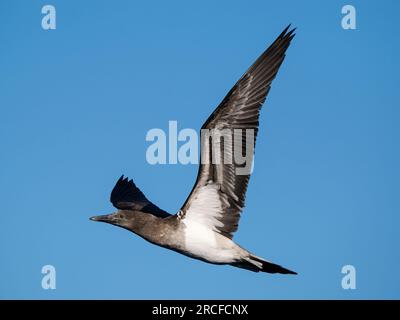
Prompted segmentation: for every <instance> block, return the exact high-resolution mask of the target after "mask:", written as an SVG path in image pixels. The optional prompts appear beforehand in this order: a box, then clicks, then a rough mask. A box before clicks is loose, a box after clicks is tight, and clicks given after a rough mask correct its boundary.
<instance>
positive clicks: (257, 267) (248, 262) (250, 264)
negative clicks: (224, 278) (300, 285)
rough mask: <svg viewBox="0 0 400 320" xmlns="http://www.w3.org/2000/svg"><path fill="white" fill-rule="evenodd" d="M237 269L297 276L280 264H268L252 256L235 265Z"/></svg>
mask: <svg viewBox="0 0 400 320" xmlns="http://www.w3.org/2000/svg"><path fill="white" fill-rule="evenodd" d="M235 266H236V267H239V268H243V269H247V270H251V271H254V272H260V271H261V272H267V273H281V274H297V272H294V271H291V270H289V269H286V268H284V267H282V266H280V265H278V264H275V263H272V262H268V261H266V260H264V259H262V258H260V257H257V256H255V255H253V254H250V255H249V256H247V257H246V258H244V260H242V261H241V262H238V263H236V264H235Z"/></svg>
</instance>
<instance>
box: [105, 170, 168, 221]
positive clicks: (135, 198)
mask: <svg viewBox="0 0 400 320" xmlns="http://www.w3.org/2000/svg"><path fill="white" fill-rule="evenodd" d="M110 201H111V203H112V204H113V206H114V207H116V208H117V209H120V210H136V211H142V212H146V213H150V214H152V215H155V216H157V217H161V218H166V217H169V216H170V214H169V213H167V212H166V211H164V210H162V209H160V208H159V207H157V206H156V205H155V204H153V203H152V202H150V201H149V200H147V198H146V197H145V195H144V194H143V192H142V191H140V190H139V188H138V187H136V185H135V184H134V183H133V181H132V180H129V179H128V178H124V176H123V175H122V176H121V178H119V180H118V181H117V183H116V185H115V187H114V189H113V190H112V192H111V197H110Z"/></svg>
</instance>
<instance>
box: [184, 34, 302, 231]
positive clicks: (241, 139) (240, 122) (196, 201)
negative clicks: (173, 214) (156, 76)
mask: <svg viewBox="0 0 400 320" xmlns="http://www.w3.org/2000/svg"><path fill="white" fill-rule="evenodd" d="M289 27H290V26H288V27H287V28H286V29H285V30H284V31H283V32H282V33H281V34H280V35H279V36H278V38H277V39H276V40H275V41H274V43H273V44H272V45H271V46H270V47H269V48H268V49H267V50H266V51H264V53H262V54H261V56H260V57H259V58H258V59H257V60H256V62H255V63H254V64H253V65H252V66H251V67H250V68H249V69H248V70H247V71H246V73H245V74H244V75H243V76H242V77H241V78H240V79H239V81H238V82H237V83H236V84H235V85H234V87H233V88H232V89H231V90H230V91H229V93H228V94H227V95H226V97H225V98H224V99H223V100H222V102H221V103H220V105H219V106H218V107H217V108H216V109H215V111H214V112H213V113H212V114H211V115H210V117H209V118H208V119H207V121H206V122H205V123H204V125H203V126H202V141H201V164H200V166H199V172H198V175H197V180H196V183H195V185H194V187H193V189H192V191H191V193H190V195H189V197H188V198H187V199H186V201H185V203H184V205H183V207H182V208H181V210H180V212H179V214H178V217H179V218H180V219H183V220H184V221H185V223H189V221H195V222H198V223H201V224H203V225H206V226H207V227H209V228H211V229H213V230H215V231H218V232H220V233H221V234H223V235H225V236H227V237H229V238H232V237H233V233H234V232H235V231H236V230H237V228H238V223H239V219H240V213H241V211H242V208H243V207H244V204H245V195H246V189H247V184H248V182H249V178H250V174H251V172H250V170H245V164H243V163H239V161H236V158H235V153H237V152H238V154H240V155H243V154H244V153H245V152H246V143H247V144H248V145H247V146H248V147H249V146H250V149H251V154H249V155H246V161H247V166H249V164H250V165H251V164H252V160H253V148H254V144H255V138H256V136H257V131H258V123H259V113H260V109H261V106H262V104H263V103H264V101H265V98H266V96H267V94H268V91H269V89H270V87H271V82H272V80H273V79H274V78H275V76H276V74H277V72H278V70H279V67H280V66H281V64H282V62H283V60H284V58H285V52H286V49H287V48H288V47H289V45H290V42H291V40H292V38H293V37H294V30H295V29H292V30H291V31H288V30H289ZM207 129H208V130H211V132H215V134H216V135H212V139H211V140H212V141H210V138H209V137H208V136H207V132H206V130H207ZM246 129H250V130H247V131H248V132H249V133H250V136H249V137H247V138H246ZM218 132H219V133H218ZM251 132H253V137H254V139H251ZM203 133H205V134H203ZM218 134H220V136H222V137H223V139H219V138H218ZM226 135H227V136H226ZM215 137H217V139H216V138H215ZM229 137H230V139H229ZM226 138H228V139H226ZM235 148H236V150H235ZM212 149H213V150H212ZM232 155H233V157H232ZM224 158H225V159H228V160H227V161H225V163H224ZM229 159H232V161H230V160H229ZM240 170H242V171H241V172H240ZM243 170H244V171H243Z"/></svg>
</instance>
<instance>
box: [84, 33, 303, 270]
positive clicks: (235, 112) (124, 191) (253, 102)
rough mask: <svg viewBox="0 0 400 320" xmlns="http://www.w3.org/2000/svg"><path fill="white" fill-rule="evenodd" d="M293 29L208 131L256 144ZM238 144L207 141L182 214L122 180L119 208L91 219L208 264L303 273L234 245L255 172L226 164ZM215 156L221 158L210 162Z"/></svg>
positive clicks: (116, 192) (248, 75) (237, 88)
mask: <svg viewBox="0 0 400 320" xmlns="http://www.w3.org/2000/svg"><path fill="white" fill-rule="evenodd" d="M289 29H290V25H289V26H288V27H287V28H286V29H285V30H283V32H282V33H281V34H280V35H279V36H278V37H277V38H276V40H275V41H274V42H273V43H272V45H271V46H270V47H269V48H268V49H267V50H265V51H264V52H263V53H262V54H261V56H260V57H259V58H258V59H257V60H256V61H255V62H254V64H253V65H252V66H251V67H250V68H249V69H248V70H247V71H246V72H245V73H244V75H243V76H242V77H241V78H240V79H239V81H238V82H237V83H236V84H235V85H234V86H233V88H232V89H231V90H230V91H229V92H228V94H227V95H226V96H225V98H224V99H223V100H222V102H221V103H220V104H219V106H218V107H217V108H216V109H215V111H214V112H213V113H212V114H211V115H210V117H209V118H208V119H207V121H206V122H205V123H204V124H203V126H202V129H203V130H207V129H208V130H217V129H218V130H222V129H227V130H228V131H227V132H230V133H231V135H232V139H233V140H235V139H234V138H237V137H238V134H237V132H238V130H239V132H240V134H239V137H240V139H239V140H241V141H240V142H241V143H240V146H239V148H241V151H243V150H244V144H242V142H243V141H244V140H246V139H245V138H244V131H246V130H252V131H253V133H254V135H253V136H254V139H253V141H252V143H253V146H254V144H255V137H256V136H257V132H258V126H259V114H260V110H261V107H262V105H263V103H264V101H265V99H266V96H267V94H268V92H269V90H270V88H271V83H272V81H273V79H274V78H275V76H276V74H277V72H278V70H279V68H280V66H281V64H282V62H283V60H284V58H285V52H286V50H287V49H288V47H289V45H290V42H291V40H292V39H293V37H294V35H295V34H294V31H295V29H292V30H289ZM236 140H238V139H236ZM236 140H235V141H236ZM242 140H243V141H242ZM245 142H246V141H245ZM216 146H217V147H218V148H220V152H219V153H216V152H215V150H213V148H215V147H216ZM235 146H236V147H238V144H235V143H225V142H224V143H216V142H215V141H212V139H204V141H202V144H201V157H200V158H201V159H200V160H201V161H200V165H199V171H198V175H197V179H196V182H195V184H194V186H193V189H192V191H191V193H190V194H189V196H188V198H187V199H186V201H185V203H184V204H183V206H182V208H181V209H180V210H179V212H178V213H176V214H173V215H172V214H169V213H167V212H166V211H164V210H162V209H160V208H159V207H157V206H156V205H155V204H153V203H152V202H150V201H149V200H148V199H147V198H146V196H145V195H144V194H143V192H142V191H140V190H139V188H138V187H137V186H136V185H135V183H134V182H133V181H132V180H129V179H128V178H124V176H122V177H121V178H120V179H119V180H118V182H117V183H116V185H115V187H114V189H113V190H112V192H111V199H110V200H111V203H112V204H113V205H114V207H116V208H117V209H118V210H117V211H116V212H114V213H112V214H108V215H101V216H95V217H91V218H90V219H91V220H93V221H101V222H106V223H109V224H112V225H115V226H118V227H122V228H125V229H127V230H129V231H132V232H134V233H135V234H137V235H139V236H140V237H142V238H144V239H145V240H147V241H149V242H151V243H153V244H156V245H159V246H161V247H164V248H168V249H171V250H174V251H176V252H179V253H181V254H184V255H186V256H189V257H191V258H195V259H199V260H202V261H205V262H208V263H212V264H221V265H224V264H227V265H232V266H235V267H238V268H243V269H247V270H250V271H255V272H259V271H262V272H268V273H282V274H297V273H296V272H294V271H291V270H288V269H286V268H284V267H282V266H280V265H278V264H275V263H272V262H270V261H267V260H265V259H263V258H260V257H258V256H256V255H254V254H253V253H251V252H250V251H248V250H246V249H244V248H243V247H241V246H239V245H238V244H236V243H235V242H234V241H233V235H234V233H235V232H236V230H237V229H238V224H239V219H240V215H241V212H242V210H243V208H244V206H245V195H246V190H247V185H248V182H249V178H250V174H251V172H246V173H245V174H238V173H237V170H238V169H240V168H243V164H238V163H236V162H235V161H231V162H229V161H225V162H224V161H223V160H224V159H223V157H225V155H226V154H228V155H229V154H230V155H232V154H233V153H234V148H235ZM212 154H213V155H214V157H220V159H213V161H205V160H207V159H208V158H209V157H211V155H212ZM251 156H253V153H252V154H251ZM206 158H207V159H206ZM251 159H252V158H251ZM216 160H217V161H216ZM218 160H220V161H218Z"/></svg>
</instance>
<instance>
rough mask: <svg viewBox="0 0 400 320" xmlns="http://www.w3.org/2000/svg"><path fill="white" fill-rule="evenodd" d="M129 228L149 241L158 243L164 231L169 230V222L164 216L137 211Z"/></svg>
mask: <svg viewBox="0 0 400 320" xmlns="http://www.w3.org/2000/svg"><path fill="white" fill-rule="evenodd" d="M127 229H128V230H130V231H132V232H134V233H136V234H137V235H138V236H141V237H142V238H144V239H146V240H147V241H150V242H153V243H157V242H160V240H161V238H162V236H163V233H164V231H167V230H166V229H167V223H166V222H165V219H163V218H159V217H156V216H154V215H152V214H149V213H145V212H141V211H136V212H135V213H134V215H133V219H132V221H131V223H130V225H129V226H128V227H127ZM154 230H158V232H155V231H154Z"/></svg>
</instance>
